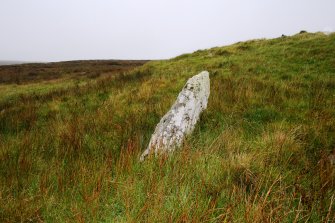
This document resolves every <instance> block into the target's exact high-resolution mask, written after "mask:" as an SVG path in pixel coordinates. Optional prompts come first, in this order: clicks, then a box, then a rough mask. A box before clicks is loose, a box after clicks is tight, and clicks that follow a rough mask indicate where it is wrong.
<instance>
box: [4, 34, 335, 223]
mask: <svg viewBox="0 0 335 223" xmlns="http://www.w3.org/2000/svg"><path fill="white" fill-rule="evenodd" d="M202 70H208V71H209V72H210V78H211V95H210V98H209V104H208V108H207V110H206V111H205V112H204V113H203V115H202V116H201V119H200V121H199V123H198V124H197V126H196V129H195V131H194V133H193V134H192V136H190V137H189V138H188V139H187V140H186V141H185V143H184V145H183V147H182V148H181V149H180V150H178V151H176V152H175V153H173V155H171V156H162V157H157V158H152V159H149V160H147V161H145V162H143V163H140V162H139V156H140V154H141V152H142V151H143V150H144V149H145V148H146V146H147V144H148V142H149V139H150V136H151V134H152V133H153V131H154V128H155V126H156V124H157V123H158V122H159V120H160V117H162V116H163V115H164V114H165V113H166V112H167V111H168V109H169V108H170V106H171V105H172V104H173V102H174V100H175V99H176V97H177V94H178V92H179V91H180V90H181V88H182V87H183V85H184V84H185V82H186V81H187V79H188V78H189V77H191V76H193V75H195V74H197V73H198V72H200V71H202ZM0 91H1V92H3V93H2V94H1V97H0V221H1V222H20V221H27V222H29V221H33V222H39V221H41V222H75V221H76V222H332V221H334V220H335V215H334V214H335V201H334V200H335V196H334V195H335V189H334V188H335V170H334V168H335V167H334V165H331V163H330V161H329V155H330V154H331V153H335V35H334V34H331V35H328V36H327V35H324V34H321V33H315V34H311V33H304V34H298V35H295V36H292V37H283V38H277V39H271V40H253V41H248V42H243V43H237V44H234V45H231V46H226V47H217V48H212V49H208V50H200V51H197V52H195V53H193V54H185V55H182V56H179V57H177V58H174V59H171V60H167V61H152V62H149V63H147V64H145V65H143V66H142V67H140V68H136V69H135V70H133V71H130V72H127V73H119V74H115V75H113V76H107V77H105V76H101V77H96V78H87V79H82V80H81V82H80V84H78V83H76V80H75V79H74V80H73V79H71V78H70V79H64V80H62V79H59V80H58V81H56V83H49V82H38V83H33V84H32V83H26V84H23V85H22V86H20V87H19V88H18V87H17V86H16V85H12V84H11V85H10V84H3V85H1V86H0ZM37 92H38V93H37ZM13 95H14V96H13Z"/></svg>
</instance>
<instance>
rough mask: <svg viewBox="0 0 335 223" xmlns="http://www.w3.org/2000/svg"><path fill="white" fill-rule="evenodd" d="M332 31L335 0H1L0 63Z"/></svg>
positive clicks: (135, 54) (134, 54) (138, 55)
mask: <svg viewBox="0 0 335 223" xmlns="http://www.w3.org/2000/svg"><path fill="white" fill-rule="evenodd" d="M300 30H307V31H310V32H316V31H335V0H253V1H251V0H141V1H139V0H29V1H28V0H0V60H24V61H60V60H77V59H165V58H171V57H174V56H177V55H179V54H182V53H187V52H192V51H194V50H197V49H202V48H209V47H214V46H222V45H228V44H231V43H234V42H238V41H243V40H248V39H254V38H272V37H278V36H280V35H281V34H286V35H292V34H295V33H297V32H299V31H300Z"/></svg>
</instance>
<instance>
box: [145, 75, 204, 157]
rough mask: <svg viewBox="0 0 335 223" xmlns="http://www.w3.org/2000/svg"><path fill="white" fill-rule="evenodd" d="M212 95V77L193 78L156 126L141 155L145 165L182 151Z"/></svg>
mask: <svg viewBox="0 0 335 223" xmlns="http://www.w3.org/2000/svg"><path fill="white" fill-rule="evenodd" d="M209 92H210V82H209V73H208V72H207V71H203V72H201V73H200V74H198V75H195V76H193V77H192V78H190V79H189V80H188V81H187V83H186V84H185V86H184V88H183V90H182V91H181V92H180V93H179V95H178V98H177V100H176V102H175V103H174V104H173V106H172V107H171V109H170V111H169V112H168V113H166V114H165V115H164V116H163V118H162V119H161V120H160V122H159V123H158V125H157V126H156V129H155V132H154V134H153V135H152V136H151V140H150V142H149V145H148V148H147V149H146V150H145V151H144V152H143V154H142V155H141V158H140V160H141V161H143V160H144V159H145V158H146V157H147V156H148V155H150V154H155V155H157V154H160V153H164V152H172V151H173V150H175V149H176V148H177V147H180V146H181V144H182V142H183V140H184V137H185V136H186V135H188V134H190V133H192V131H193V130H194V127H195V124H196V123H197V121H198V120H199V116H200V113H201V112H202V111H203V110H205V109H206V108H207V101H208V97H209Z"/></svg>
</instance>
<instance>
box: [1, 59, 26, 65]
mask: <svg viewBox="0 0 335 223" xmlns="http://www.w3.org/2000/svg"><path fill="white" fill-rule="evenodd" d="M24 63H29V62H26V61H15V60H0V66H2V65H14V64H24Z"/></svg>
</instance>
